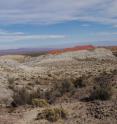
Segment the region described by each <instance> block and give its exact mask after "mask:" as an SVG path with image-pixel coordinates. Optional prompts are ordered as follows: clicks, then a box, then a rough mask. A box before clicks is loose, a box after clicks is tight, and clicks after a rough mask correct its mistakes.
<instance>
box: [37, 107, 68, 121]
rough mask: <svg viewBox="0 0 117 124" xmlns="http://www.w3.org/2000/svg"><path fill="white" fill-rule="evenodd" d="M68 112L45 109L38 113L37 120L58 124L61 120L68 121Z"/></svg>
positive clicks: (57, 109) (58, 109) (59, 109)
mask: <svg viewBox="0 0 117 124" xmlns="http://www.w3.org/2000/svg"><path fill="white" fill-rule="evenodd" d="M66 118H67V112H66V111H65V110H64V109H62V108H52V109H45V110H43V111H42V112H41V113H38V115H37V118H36V120H40V119H46V120H48V121H50V122H56V121H57V120H59V119H66Z"/></svg>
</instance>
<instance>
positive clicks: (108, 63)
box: [0, 48, 117, 124]
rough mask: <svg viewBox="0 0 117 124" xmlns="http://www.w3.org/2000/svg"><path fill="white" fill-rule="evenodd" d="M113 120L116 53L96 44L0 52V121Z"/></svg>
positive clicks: (116, 118)
mask: <svg viewBox="0 0 117 124" xmlns="http://www.w3.org/2000/svg"><path fill="white" fill-rule="evenodd" d="M51 123H54V124H117V58H116V56H114V55H113V53H112V52H111V51H110V50H109V49H105V48H95V49H90V50H81V51H77V50H75V51H67V52H62V53H60V54H56V53H55V54H51V53H48V54H44V55H40V56H38V57H31V56H25V55H5V56H1V57H0V124H51Z"/></svg>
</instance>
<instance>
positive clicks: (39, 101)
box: [32, 98, 49, 107]
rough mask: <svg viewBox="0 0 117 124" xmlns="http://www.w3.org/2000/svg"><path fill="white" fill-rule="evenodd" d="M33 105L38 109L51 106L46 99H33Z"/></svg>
mask: <svg viewBox="0 0 117 124" xmlns="http://www.w3.org/2000/svg"><path fill="white" fill-rule="evenodd" d="M32 104H33V106H36V107H46V106H48V105H49V104H48V102H47V101H46V100H45V99H38V98H35V99H32Z"/></svg>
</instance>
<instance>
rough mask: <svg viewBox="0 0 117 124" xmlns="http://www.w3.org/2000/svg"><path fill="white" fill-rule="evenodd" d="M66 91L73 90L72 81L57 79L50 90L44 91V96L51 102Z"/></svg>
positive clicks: (70, 91)
mask: <svg viewBox="0 0 117 124" xmlns="http://www.w3.org/2000/svg"><path fill="white" fill-rule="evenodd" d="M68 92H69V93H71V94H73V93H74V92H75V87H74V84H73V83H72V81H70V80H69V81H68V80H64V81H58V82H56V83H55V84H54V86H53V88H52V89H51V90H49V91H47V92H46V93H45V97H46V99H48V101H49V103H53V102H54V101H55V100H56V98H57V97H62V96H63V95H64V94H65V93H68Z"/></svg>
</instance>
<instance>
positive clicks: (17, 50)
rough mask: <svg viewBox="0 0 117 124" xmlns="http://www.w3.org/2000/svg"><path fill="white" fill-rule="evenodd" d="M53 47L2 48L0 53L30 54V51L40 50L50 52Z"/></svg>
mask: <svg viewBox="0 0 117 124" xmlns="http://www.w3.org/2000/svg"><path fill="white" fill-rule="evenodd" d="M51 50H53V49H51V48H20V49H8V50H0V55H8V54H28V53H38V52H48V51H51Z"/></svg>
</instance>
